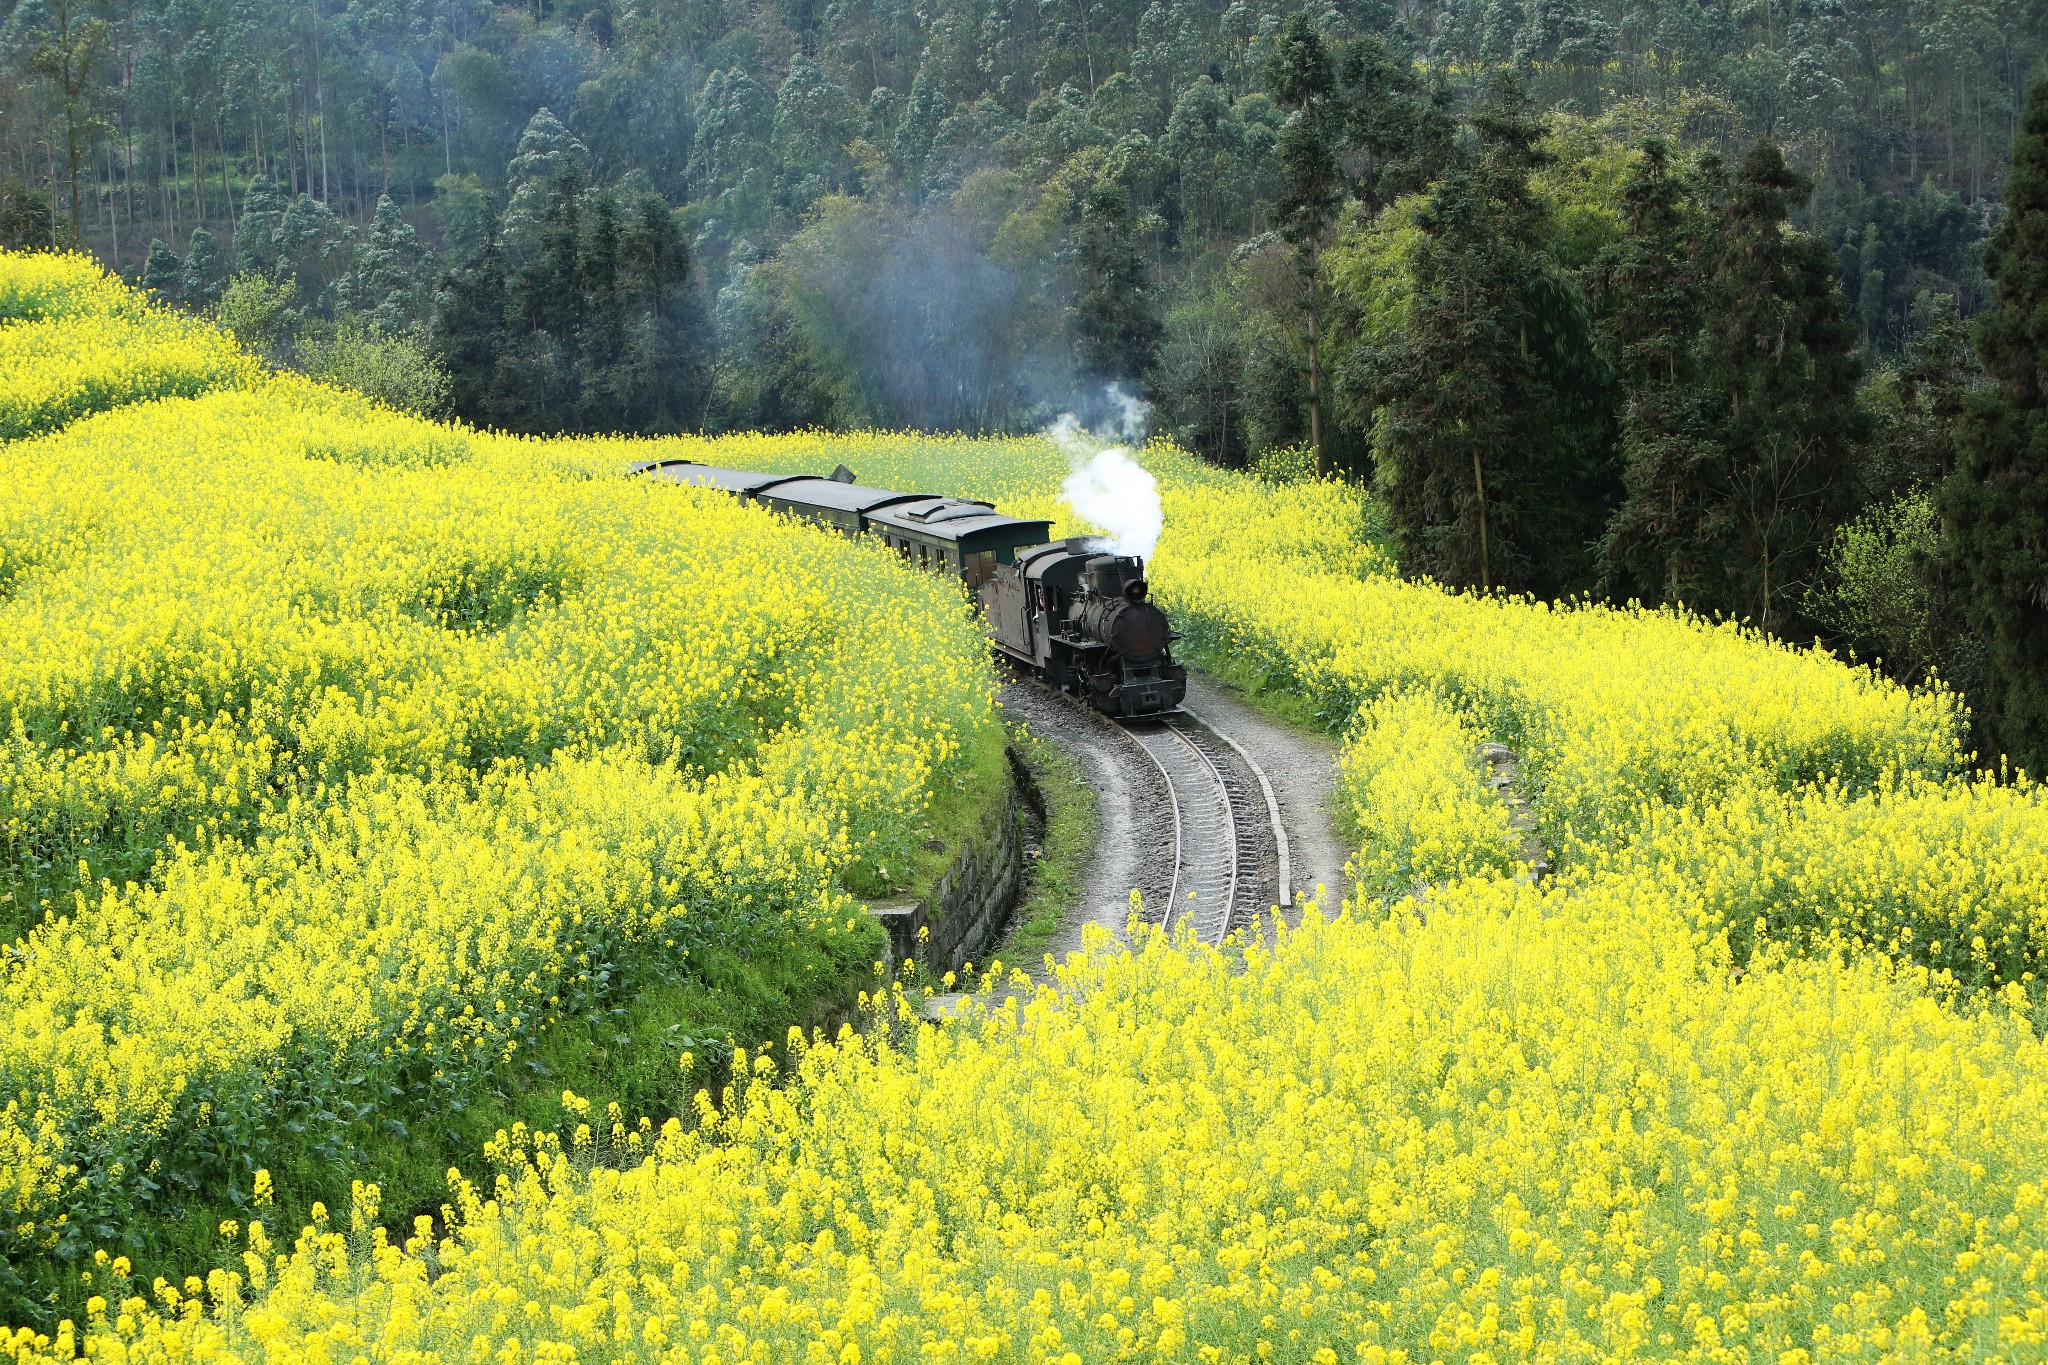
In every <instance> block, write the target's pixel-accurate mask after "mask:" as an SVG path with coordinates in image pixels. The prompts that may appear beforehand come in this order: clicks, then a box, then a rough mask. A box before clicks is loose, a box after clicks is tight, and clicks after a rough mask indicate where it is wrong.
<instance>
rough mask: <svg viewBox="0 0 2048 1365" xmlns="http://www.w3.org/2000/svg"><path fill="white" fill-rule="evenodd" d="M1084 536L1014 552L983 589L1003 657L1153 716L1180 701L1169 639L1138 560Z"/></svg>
mask: <svg viewBox="0 0 2048 1365" xmlns="http://www.w3.org/2000/svg"><path fill="white" fill-rule="evenodd" d="M1103 551H1104V546H1103V545H1102V544H1101V543H1100V542H1097V541H1093V540H1090V539H1087V538H1084V537H1076V538H1075V539H1072V540H1068V541H1062V542H1055V543H1053V544H1050V545H1040V546H1035V547H1033V548H1031V549H1029V550H1020V551H1019V552H1018V554H1017V563H1016V565H1015V566H1014V567H1011V566H1003V567H1001V568H999V570H998V571H997V575H996V579H995V581H994V582H993V583H991V584H990V585H988V587H987V588H985V589H984V590H983V601H984V605H985V606H986V607H987V610H988V615H989V624H990V629H991V631H992V632H993V633H994V635H995V637H996V643H997V646H998V648H1000V649H1001V650H1002V651H1003V652H1004V653H1005V654H1007V655H1009V656H1010V657H1011V658H1013V659H1015V660H1017V661H1018V662H1019V663H1022V664H1025V665H1027V666H1028V667H1029V668H1030V669H1031V671H1032V672H1033V673H1034V674H1035V675H1036V676H1038V677H1040V678H1042V679H1044V680H1045V681H1046V682H1049V683H1051V684H1053V685H1054V686H1056V687H1059V688H1061V689H1063V690H1065V691H1067V692H1071V693H1072V694H1074V695H1075V696H1077V697H1081V698H1082V699H1084V700H1086V701H1087V702H1089V703H1090V704H1091V705H1093V706H1095V707H1096V708H1098V709H1100V710H1103V711H1106V712H1108V713H1109V714H1111V715H1118V716H1145V715H1157V714H1159V713H1161V712H1165V711H1171V710H1172V709H1174V707H1176V706H1178V705H1180V701H1181V698H1182V697H1184V696H1185V695H1187V670H1186V669H1185V668H1183V667H1181V666H1180V665H1179V664H1176V663H1175V662H1174V661H1173V653H1172V643H1173V641H1174V640H1175V639H1176V638H1177V637H1176V635H1175V634H1174V631H1173V628H1172V626H1171V624H1170V623H1169V622H1168V621H1167V619H1166V614H1165V613H1164V612H1162V611H1160V610H1159V608H1158V607H1156V606H1154V605H1153V604H1152V602H1151V600H1150V590H1149V587H1148V585H1147V583H1146V581H1145V566H1144V562H1143V561H1142V560H1140V559H1138V558H1136V557H1135V556H1131V555H1117V554H1106V553H1104V552H1103Z"/></svg>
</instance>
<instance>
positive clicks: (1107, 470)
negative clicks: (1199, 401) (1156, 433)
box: [1045, 384, 1166, 559]
mask: <svg viewBox="0 0 2048 1365" xmlns="http://www.w3.org/2000/svg"><path fill="white" fill-rule="evenodd" d="M1105 397H1106V398H1107V400H1108V403H1109V407H1110V408H1111V410H1112V412H1113V414H1114V416H1113V419H1112V420H1113V421H1114V422H1115V424H1116V428H1117V434H1118V435H1120V436H1122V437H1123V438H1124V439H1126V440H1129V441H1137V440H1140V439H1142V438H1143V436H1144V432H1145V421H1146V418H1147V417H1148V416H1149V415H1150V413H1151V406H1150V405H1149V404H1147V403H1146V402H1145V401H1144V400H1143V399H1141V398H1138V397H1137V396H1135V395H1133V394H1129V393H1126V392H1125V391H1124V389H1123V388H1122V386H1120V385H1116V384H1112V385H1110V386H1109V388H1108V389H1107V391H1106V393H1105ZM1045 437H1046V439H1047V440H1049V441H1051V442H1052V443H1053V444H1054V445H1056V446H1058V447H1059V448H1060V449H1061V450H1062V451H1064V452H1066V456H1067V459H1068V460H1069V461H1070V462H1071V463H1072V465H1073V472H1071V473H1070V474H1068V475H1067V477H1066V479H1065V481H1064V482H1062V483H1061V484H1060V496H1061V498H1062V500H1063V501H1065V503H1066V504H1067V506H1068V507H1069V508H1070V509H1071V510H1072V511H1073V513H1074V515H1075V516H1077V517H1080V518H1081V519H1082V520H1084V521H1087V522H1089V523H1091V524H1092V525H1095V526H1099V527H1101V528H1102V530H1103V532H1104V533H1105V535H1106V536H1107V537H1108V539H1109V540H1110V542H1111V548H1113V549H1114V551H1115V552H1116V553H1117V554H1120V555H1136V556H1138V557H1139V558H1140V559H1149V558H1151V556H1152V551H1153V550H1154V549H1155V548H1157V546H1158V544H1159V534H1160V532H1161V531H1163V530H1164V529H1165V528H1166V512H1165V509H1164V508H1163V507H1162V506H1161V505H1160V502H1159V482H1158V480H1156V479H1154V478H1153V477H1152V475H1151V474H1149V473H1148V472H1146V470H1145V468H1144V467H1143V466H1142V465H1140V464H1139V463H1138V461H1137V459H1136V457H1135V456H1134V455H1133V454H1132V452H1131V448H1130V447H1129V446H1126V445H1107V446H1106V445H1105V443H1104V441H1103V439H1102V438H1100V437H1098V436H1096V435H1095V434H1094V433H1092V432H1090V431H1089V430H1088V429H1087V428H1085V427H1083V426H1082V425H1081V420H1080V419H1079V418H1078V417H1076V416H1075V415H1074V414H1073V413H1071V412H1064V413H1061V414H1060V416H1059V420H1058V421H1056V422H1054V423H1053V424H1052V426H1051V427H1049V428H1048V429H1047V430H1046V433H1045Z"/></svg>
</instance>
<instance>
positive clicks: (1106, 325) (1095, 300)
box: [1073, 175, 1160, 382]
mask: <svg viewBox="0 0 2048 1365" xmlns="http://www.w3.org/2000/svg"><path fill="white" fill-rule="evenodd" d="M1146 275H1147V272H1146V268H1145V258H1144V256H1143V255H1142V254H1140V252H1139V250H1138V243H1137V225H1136V223H1135V222H1134V221H1133V219H1132V216H1131V195H1130V189H1129V187H1128V186H1127V185H1125V184H1123V183H1121V182H1120V181H1119V180H1118V179H1116V178H1115V177H1114V176H1112V175H1104V176H1103V177H1102V178H1101V179H1100V180H1098V181H1096V183H1095V184H1093V185H1092V186H1090V187H1089V188H1088V190H1087V192H1086V193H1085V194H1084V195H1083V196H1082V199H1081V210H1080V223H1079V226H1078V228H1077V229H1076V232H1075V248H1074V322H1073V326H1074V336H1075V341H1076V343H1077V350H1078V352H1079V356H1080V362H1081V368H1082V374H1083V375H1084V376H1085V377H1086V378H1088V379H1091V380H1095V381H1098V382H1115V381H1118V380H1140V381H1142V380H1143V379H1144V378H1145V377H1146V376H1147V375H1149V374H1150V373H1151V372H1152V368H1153V366H1154V365H1155V364H1156V363H1157V362H1158V356H1159V339H1160V324H1159V317H1158V311H1157V304H1156V303H1155V302H1154V301H1153V298H1152V293H1151V289H1150V287H1149V284H1148V281H1147V278H1146Z"/></svg>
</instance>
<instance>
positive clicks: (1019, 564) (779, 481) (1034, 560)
mask: <svg viewBox="0 0 2048 1365" xmlns="http://www.w3.org/2000/svg"><path fill="white" fill-rule="evenodd" d="M631 473H632V474H634V475H635V476H637V477H642V478H650V479H658V480H663V481H666V482H669V483H677V484H682V485H684V486H686V487H692V488H709V489H715V490H717V491H720V492H723V493H728V494H730V495H732V496H734V497H736V498H740V499H741V500H743V501H746V502H751V503H755V504H757V505H759V506H762V507H765V508H767V509H768V510H770V511H772V512H777V513H780V514H782V515H784V516H790V517H797V518H801V519H802V520H804V521H808V522H812V523H814V524H816V525H819V526H825V527H830V528H831V529H833V530H836V531H839V532H841V533H843V534H845V535H849V536H859V535H867V536H873V537H875V538H876V539H878V540H880V541H881V542H882V543H883V544H885V545H887V546H889V547H890V548H891V549H893V550H895V551H896V552H897V553H898V554H899V555H901V556H902V557H903V559H904V560H905V562H907V563H912V564H916V565H917V566H919V567H920V568H924V569H928V570H931V571H933V572H936V573H945V574H950V575H953V576H954V577H957V578H958V579H960V581H961V582H962V583H964V584H966V586H967V589H968V591H969V592H970V593H972V594H973V595H974V597H975V600H976V601H977V602H978V603H979V604H980V606H981V610H982V616H983V618H984V620H985V621H986V622H987V627H988V634H989V642H990V644H991V646H992V647H993V649H994V650H995V652H996V653H997V655H999V656H1000V657H1002V658H1003V659H1005V660H1007V661H1008V662H1009V663H1010V665H1011V666H1012V667H1013V668H1014V669H1015V670H1016V671H1017V672H1019V673H1022V674H1024V675H1026V676H1028V677H1032V678H1036V679H1038V680H1040V681H1042V682H1044V683H1046V684H1048V685H1050V686H1052V687H1056V688H1058V689H1060V690H1061V691H1063V692H1066V693H1068V694H1069V695H1071V696H1074V697H1077V698H1079V699H1080V700H1081V701H1083V702H1086V703H1087V704H1088V705H1089V706H1092V707H1094V708H1095V709H1096V710H1098V711H1101V712H1103V713H1104V714H1106V715H1110V716H1116V717H1119V718H1126V719H1130V718H1136V717H1140V716H1161V715H1166V714H1168V713H1170V712H1172V711H1175V710H1177V709H1179V707H1180V704H1181V701H1182V700H1183V699H1184V698H1185V697H1186V696H1187V690H1188V673H1187V669H1186V668H1185V667H1183V666H1182V665H1180V664H1178V663H1176V662H1174V658H1173V642H1174V641H1175V640H1178V639H1179V638H1180V636H1179V634H1178V633H1177V632H1176V631H1175V630H1174V629H1173V623H1172V622H1171V621H1170V620H1168V619H1167V616H1166V613H1165V612H1163V611H1161V610H1160V609H1159V607H1158V606H1157V605H1156V604H1155V603H1153V601H1152V600H1151V594H1150V588H1149V586H1148V584H1147V583H1146V580H1145V563H1144V561H1143V560H1142V559H1139V558H1138V557H1136V556H1134V555H1120V554H1116V553H1114V552H1113V550H1112V547H1111V546H1110V545H1109V544H1108V543H1107V542H1105V541H1102V540H1100V539H1097V538H1094V537H1090V536H1073V537H1069V538H1067V539H1065V540H1053V539H1051V533H1052V523H1051V522H1049V521H1039V520H1033V519H1030V518H1024V517H1007V516H1004V515H1002V514H1001V513H1000V512H998V511H996V509H995V505H994V504H993V503H987V502H978V501H975V500H974V499H971V498H953V497H942V496H937V495H934V494H930V493H899V492H895V491H892V490H890V489H886V488H869V487H866V486H864V485H863V484H861V483H860V482H859V481H858V480H857V479H856V478H855V476H854V473H853V471H852V470H850V469H848V468H847V467H846V466H845V465H840V466H839V467H838V468H836V469H834V470H833V471H832V472H831V473H830V474H827V475H812V474H763V473H759V472H757V471H753V470H745V469H723V468H720V467H718V466H716V465H707V464H699V463H698V462H696V461H694V460H674V459H671V460H648V461H643V462H641V463H638V464H635V465H634V466H633V467H632V470H631Z"/></svg>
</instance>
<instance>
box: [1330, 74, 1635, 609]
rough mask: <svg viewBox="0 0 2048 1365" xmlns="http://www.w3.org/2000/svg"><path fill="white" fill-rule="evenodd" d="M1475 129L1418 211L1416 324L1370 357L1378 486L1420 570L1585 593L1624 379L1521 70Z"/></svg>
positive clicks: (1480, 583) (1408, 562) (1404, 549)
mask: <svg viewBox="0 0 2048 1365" xmlns="http://www.w3.org/2000/svg"><path fill="white" fill-rule="evenodd" d="M1474 127H1475V130H1476V131H1477V132H1478V133H1479V136H1480V139H1481V144H1482V148H1483V151H1482V155H1481V158H1480V160H1479V163H1478V165H1477V166H1474V167H1467V168H1460V169H1457V170H1454V171H1452V172H1451V173H1450V174H1449V175H1448V176H1446V177H1445V178H1444V179H1443V180H1442V181H1440V182H1438V185H1437V187H1436V188H1435V190H1433V191H1432V193H1431V195H1430V199H1429V201H1428V203H1427V204H1426V205H1425V206H1424V208H1423V210H1422V212H1421V214H1420V216H1419V219H1418V226H1419V227H1420V228H1421V230H1422V239H1421V241H1420V242H1419V243H1418V245H1417V246H1416V248H1415V252H1414V255H1413V258H1412V260H1411V261H1410V263H1409V271H1410V274H1411V276H1412V288H1413V302H1412V305H1411V307H1410V309H1409V321H1408V325H1407V327H1406V328H1405V329H1404V330H1402V331H1401V332H1399V333H1398V334H1396V335H1394V336H1393V337H1391V338H1390V339H1389V340H1388V341H1387V342H1385V343H1384V344H1382V345H1381V346H1379V347H1377V348H1375V349H1370V350H1367V351H1366V352H1365V353H1364V354H1363V355H1362V356H1361V360H1362V362H1363V368H1364V370H1365V375H1364V379H1365V383H1366V387H1367V389H1368V391H1369V393H1370V394H1371V398H1370V401H1371V403H1372V404H1373V406H1374V407H1376V408H1377V410H1378V413H1379V418H1378V423H1377V428H1376V444H1375V454H1376V456H1377V458H1378V466H1377V469H1376V471H1375V479H1376V482H1377V484H1378V487H1379V488H1380V490H1381V493H1382V495H1383V496H1384V497H1385V499H1386V504H1387V513H1388V519H1389V521H1390V522H1391V523H1392V524H1393V528H1394V532H1395V536H1396V539H1397V540H1398V542H1399V544H1400V547H1401V563H1402V565H1403V567H1404V568H1406V569H1408V570H1409V571H1411V572H1413V573H1416V574H1418V575H1425V576H1428V577H1431V578H1434V579H1436V580H1438V581H1440V582H1443V583H1446V584H1449V585H1451V586H1454V587H1471V588H1478V589H1481V590H1488V589H1494V588H1506V589H1509V590H1511V591H1538V592H1546V593H1555V592H1563V591H1571V590H1575V589H1578V588H1582V587H1585V586H1587V585H1588V583H1589V581H1590V576H1591V566H1590V561H1589V558H1588V546H1589V543H1590V541H1591V540H1592V537H1593V534H1594V533H1595V532H1596V531H1597V526H1598V520H1599V518H1600V517H1602V516H1604V514H1605V504H1606V502H1607V500H1608V498H1609V494H1608V492H1607V488H1606V484H1607V481H1608V478H1609V471H1608V466H1609V463H1610V461H1611V456H1612V451H1611V444H1612V427H1611V413H1610V410H1609V405H1610V403H1611V395H1610V392H1609V377H1608V373H1607V369H1606V366H1605V365H1604V364H1603V363H1602V361H1601V360H1600V357H1599V356H1598V354H1597V352H1596V350H1595V347H1594V341H1593V333H1592V325H1591V318H1590V315H1589V314H1588V311H1587V309H1586V306H1585V301H1584V298H1583V296H1582V295H1581V293H1580V290H1579V287H1578V285H1577V282H1576V281H1575V280H1574V279H1572V278H1571V277H1570V276H1569V275H1568V274H1567V273H1566V272H1565V271H1563V270H1562V269H1560V268H1559V267H1558V265H1557V264H1556V263H1555V262H1554V261H1553V260H1552V259H1551V257H1550V255H1549V253H1548V250H1547V248H1546V245H1545V240H1546V237H1547V233H1548V221H1547V215H1546V211H1545V210H1544V208H1543V205H1542V203H1541V202H1540V201H1539V200H1538V199H1537V198H1536V197H1535V195H1534V193H1533V191H1532V190H1531V188H1530V183H1529V177H1530V173H1531V171H1532V170H1533V169H1534V168H1535V167H1536V166H1538V165H1540V164H1542V163H1543V160H1544V156H1545V153H1544V152H1543V151H1542V150H1541V149H1540V148H1539V147H1538V145H1537V144H1538V142H1539V141H1540V140H1541V137H1542V125H1541V123H1540V122H1539V121H1538V120H1537V119H1535V117H1534V116H1533V114H1532V111H1531V109H1530V105H1529V99H1528V95H1527V92H1526V90H1525V89H1524V88H1523V86H1522V85H1521V83H1520V81H1519V80H1517V79H1516V78H1515V77H1513V76H1512V75H1508V76H1504V77H1502V78H1501V79H1500V80H1499V81H1498V82H1497V83H1496V84H1495V86H1494V87H1493V89H1492V91H1491V93H1490V95H1489V99H1488V102H1487V105H1486V106H1485V108H1484V109H1483V110H1482V111H1481V113H1480V114H1479V115H1478V116H1477V117H1475V119H1474Z"/></svg>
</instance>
